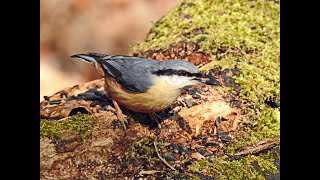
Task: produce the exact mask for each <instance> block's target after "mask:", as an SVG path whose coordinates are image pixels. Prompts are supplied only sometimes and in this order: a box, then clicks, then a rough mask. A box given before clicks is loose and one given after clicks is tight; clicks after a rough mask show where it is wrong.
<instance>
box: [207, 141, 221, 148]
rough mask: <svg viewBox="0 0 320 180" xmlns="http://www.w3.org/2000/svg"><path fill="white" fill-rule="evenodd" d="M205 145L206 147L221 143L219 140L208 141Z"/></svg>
mask: <svg viewBox="0 0 320 180" xmlns="http://www.w3.org/2000/svg"><path fill="white" fill-rule="evenodd" d="M205 146H206V147H208V146H219V143H217V142H207V143H206V144H205Z"/></svg>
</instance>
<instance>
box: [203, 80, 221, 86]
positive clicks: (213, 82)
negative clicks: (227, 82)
mask: <svg viewBox="0 0 320 180" xmlns="http://www.w3.org/2000/svg"><path fill="white" fill-rule="evenodd" d="M205 83H206V84H208V85H221V83H220V82H219V81H217V80H215V79H209V80H207V81H206V82H205Z"/></svg>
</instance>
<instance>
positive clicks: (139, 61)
mask: <svg viewBox="0 0 320 180" xmlns="http://www.w3.org/2000/svg"><path fill="white" fill-rule="evenodd" d="M71 57H72V58H79V59H81V60H83V61H85V62H88V63H90V64H92V65H94V66H95V67H96V69H97V70H98V72H99V74H100V75H101V76H102V77H104V79H105V91H106V93H107V95H108V97H109V98H111V100H112V102H113V104H114V107H115V110H116V113H117V117H118V119H119V120H120V121H121V122H122V123H123V126H124V129H125V130H126V125H125V122H127V121H126V119H125V118H124V116H123V114H122V111H121V109H120V107H119V105H118V103H119V104H120V105H122V106H124V107H126V108H127V109H129V110H132V111H135V112H141V113H149V115H150V118H151V119H152V120H154V121H156V122H157V123H158V126H159V127H161V126H160V124H159V122H158V120H157V115H156V114H155V112H159V111H162V110H164V109H166V108H168V107H169V106H170V105H171V104H172V103H174V102H175V101H176V99H177V98H178V97H179V95H180V93H181V91H182V90H183V89H185V88H187V87H190V86H193V85H196V84H199V83H204V81H203V78H206V77H205V76H204V75H203V74H202V73H200V72H199V70H198V68H197V67H196V66H195V65H193V64H192V63H190V62H187V61H184V60H166V61H158V60H155V59H146V58H140V57H132V56H121V55H105V54H96V53H88V54H77V55H73V56H71ZM217 84H219V82H217Z"/></svg>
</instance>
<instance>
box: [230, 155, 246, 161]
mask: <svg viewBox="0 0 320 180" xmlns="http://www.w3.org/2000/svg"><path fill="white" fill-rule="evenodd" d="M242 158H243V157H242V156H241V155H234V156H231V157H230V158H229V159H230V160H231V161H233V160H239V159H242Z"/></svg>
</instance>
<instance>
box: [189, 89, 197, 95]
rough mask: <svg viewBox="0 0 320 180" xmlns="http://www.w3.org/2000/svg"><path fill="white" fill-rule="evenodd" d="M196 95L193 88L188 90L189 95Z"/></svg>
mask: <svg viewBox="0 0 320 180" xmlns="http://www.w3.org/2000/svg"><path fill="white" fill-rule="evenodd" d="M196 93H197V91H196V89H195V88H189V94H191V95H194V94H196Z"/></svg>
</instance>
